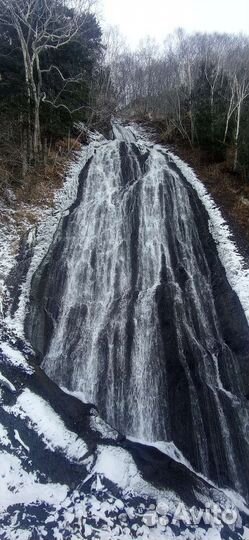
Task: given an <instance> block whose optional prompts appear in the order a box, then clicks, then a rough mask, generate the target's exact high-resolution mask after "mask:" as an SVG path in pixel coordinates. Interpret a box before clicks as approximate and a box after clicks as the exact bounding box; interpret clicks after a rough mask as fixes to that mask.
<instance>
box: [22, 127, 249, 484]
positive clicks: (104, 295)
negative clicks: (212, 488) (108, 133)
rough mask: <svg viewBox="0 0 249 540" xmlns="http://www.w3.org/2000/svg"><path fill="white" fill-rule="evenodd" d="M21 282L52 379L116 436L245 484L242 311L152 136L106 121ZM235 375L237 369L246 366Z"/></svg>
mask: <svg viewBox="0 0 249 540" xmlns="http://www.w3.org/2000/svg"><path fill="white" fill-rule="evenodd" d="M114 134H115V140H113V141H105V142H103V144H102V145H99V147H98V148H97V149H96V151H95V153H94V155H93V157H92V158H91V159H90V160H89V161H88V163H87V164H86V166H85V167H84V169H83V171H82V172H81V174H80V177H79V190H78V196H77V199H76V201H75V202H74V204H73V205H72V207H71V208H70V209H69V211H68V215H67V216H65V217H64V218H63V219H62V220H61V223H60V225H59V228H58V230H57V233H56V235H55V237H54V240H53V243H52V245H51V247H50V249H49V252H48V254H47V255H46V257H45V259H44V261H43V262H42V264H41V266H40V268H39V269H38V271H37V272H36V274H35V276H34V278H33V283H32V294H31V301H30V312H29V314H28V317H27V321H26V328H27V335H28V337H29V339H30V340H31V342H32V344H33V346H34V347H35V349H36V350H37V351H38V352H39V353H40V355H41V356H42V367H43V369H44V370H45V372H46V373H47V374H48V375H49V376H50V377H51V378H52V380H54V381H55V382H56V383H57V384H59V385H60V386H62V387H65V388H67V389H68V390H69V391H78V392H81V393H82V395H83V396H84V400H85V402H88V403H94V404H95V405H96V406H97V407H98V409H99V411H100V413H101V415H102V417H103V418H104V419H105V420H106V421H107V422H109V423H110V424H111V425H112V426H114V427H115V428H117V429H118V430H120V431H121V432H122V433H124V434H125V435H128V436H134V437H136V438H141V439H144V440H147V441H153V440H154V441H155V440H163V441H173V442H174V443H175V445H176V446H178V448H179V449H180V450H181V451H182V452H183V454H184V455H185V456H186V457H187V458H188V459H189V461H190V462H191V464H192V465H193V466H194V467H195V468H196V469H197V470H198V471H200V472H202V473H203V474H205V475H206V476H208V477H210V478H212V479H214V480H215V481H217V482H218V483H220V484H223V485H227V486H228V485H229V486H232V487H234V488H236V489H238V490H239V491H241V492H245V491H246V490H247V489H248V487H247V486H248V484H249V482H248V480H249V478H248V476H249V474H248V473H246V472H243V471H241V463H247V460H248V458H249V448H248V427H247V426H248V424H247V422H248V419H249V417H248V404H247V399H246V395H247V387H248V382H247V380H246V377H247V376H248V367H247V364H248V360H249V358H248V350H249V331H248V325H247V321H246V318H245V315H244V313H243V310H242V308H241V306H240V303H239V300H238V298H237V296H236V295H235V293H234V292H233V291H232V289H231V287H230V285H229V284H228V282H227V279H226V275H225V271H224V268H223V267H222V264H221V262H220V260H219V257H218V254H217V250H216V246H215V243H214V241H213V238H212V236H211V234H210V233H209V228H208V215H207V212H206V210H205V209H204V207H203V205H202V203H201V201H200V200H199V199H198V197H197V195H196V193H195V192H194V190H193V188H192V187H191V186H190V185H189V184H188V183H187V181H186V179H185V178H184V177H183V175H182V174H181V173H180V171H179V170H178V169H177V167H176V166H175V164H174V163H173V162H172V160H171V159H170V158H168V157H167V154H166V153H163V152H162V151H161V150H160V148H159V147H157V146H153V145H151V144H147V143H146V142H144V143H143V142H142V141H139V142H136V138H135V136H134V133H133V132H132V131H131V130H130V129H125V128H122V127H121V126H119V125H115V126H114ZM248 381H249V379H248Z"/></svg>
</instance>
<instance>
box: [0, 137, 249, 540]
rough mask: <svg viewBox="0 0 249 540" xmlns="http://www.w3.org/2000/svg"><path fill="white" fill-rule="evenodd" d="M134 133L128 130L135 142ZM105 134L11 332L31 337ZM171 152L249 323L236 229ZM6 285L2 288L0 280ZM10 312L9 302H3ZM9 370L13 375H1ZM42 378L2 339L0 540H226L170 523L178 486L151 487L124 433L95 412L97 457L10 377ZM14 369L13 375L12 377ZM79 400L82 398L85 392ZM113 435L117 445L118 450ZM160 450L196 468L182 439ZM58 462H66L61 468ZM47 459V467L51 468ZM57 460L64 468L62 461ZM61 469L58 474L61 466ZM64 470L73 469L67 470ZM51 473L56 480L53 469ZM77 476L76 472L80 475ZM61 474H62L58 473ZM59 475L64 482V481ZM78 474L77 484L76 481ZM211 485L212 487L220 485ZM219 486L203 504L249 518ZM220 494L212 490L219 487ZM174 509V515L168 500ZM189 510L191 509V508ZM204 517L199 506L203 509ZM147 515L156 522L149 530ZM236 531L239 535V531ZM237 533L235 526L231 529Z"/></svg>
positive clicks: (9, 234)
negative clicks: (29, 312)
mask: <svg viewBox="0 0 249 540" xmlns="http://www.w3.org/2000/svg"><path fill="white" fill-rule="evenodd" d="M131 129H132V132H133V134H134V135H135V137H136V139H137V140H138V139H139V140H140V142H139V140H138V144H141V146H143V147H146V145H148V146H150V144H151V143H150V142H149V141H148V138H146V137H147V136H146V134H144V133H143V132H142V131H141V130H140V129H138V128H137V127H134V126H133V127H132V128H131ZM129 137H130V135H129V133H128V135H127V138H128V139H129ZM104 143H105V141H104V139H103V137H101V136H95V137H92V141H91V142H90V144H89V146H88V147H85V148H83V149H82V151H81V152H79V153H78V154H77V157H76V160H75V161H74V163H73V164H72V165H71V167H70V170H69V172H68V174H67V176H66V178H65V183H64V186H63V188H62V189H61V190H60V191H59V192H58V193H57V196H56V200H55V204H54V208H53V209H47V210H46V211H45V214H44V215H43V219H42V221H40V223H39V224H38V226H37V227H36V228H34V229H31V230H30V234H29V242H30V245H32V246H33V257H32V261H31V265H30V268H29V271H28V274H27V279H26V280H25V282H24V283H23V284H22V291H21V296H20V303H19V307H18V310H17V312H16V315H15V317H14V318H11V317H10V316H9V315H8V316H7V318H6V320H5V324H7V326H8V328H9V329H11V330H13V331H15V334H16V335H19V336H21V337H22V336H23V319H24V315H25V307H26V302H27V299H28V295H29V290H30V283H31V278H32V275H33V273H34V271H35V270H36V269H37V267H38V265H39V263H40V262H41V260H42V258H43V256H44V255H45V253H46V251H47V249H48V246H49V245H50V243H51V240H52V238H53V235H54V233H55V231H56V228H57V225H58V222H59V220H60V219H61V217H62V216H63V215H65V212H66V211H67V208H68V207H69V206H70V204H71V203H72V202H73V200H74V199H75V196H76V193H77V187H78V176H79V173H80V171H81V170H82V168H83V166H84V165H85V163H86V162H87V160H88V159H89V158H90V157H91V156H92V155H93V153H94V151H95V149H96V147H98V146H99V145H101V144H104ZM157 148H158V150H160V151H163V152H165V153H167V155H168V156H169V157H170V158H171V159H173V161H174V162H175V163H176V165H177V166H178V167H179V168H180V169H181V170H182V172H183V174H184V175H185V177H186V179H187V180H188V181H189V182H190V183H191V185H192V186H193V187H194V188H195V189H196V191H197V193H198V195H199V197H200V199H201V200H202V201H203V203H204V205H205V207H206V208H207V210H208V213H209V216H210V230H211V232H212V234H213V237H214V239H215V241H216V242H217V245H218V250H219V253H220V257H221V260H222V262H223V265H224V267H225V269H226V272H227V276H228V279H229V281H230V283H231V285H232V287H233V288H234V290H235V291H236V292H237V293H238V296H239V298H240V300H241V303H242V305H243V307H244V310H245V313H246V315H247V317H248V320H249V271H247V270H245V269H244V265H243V260H242V258H241V257H240V256H239V254H238V252H237V249H236V247H235V245H234V243H233V241H232V239H231V236H230V231H229V229H228V227H227V225H226V223H225V222H224V220H223V219H222V216H221V213H220V211H219V209H218V208H217V207H216V206H215V204H214V202H213V201H212V199H211V197H210V196H209V195H208V193H207V191H206V189H205V188H204V186H203V185H202V184H201V182H200V181H199V180H198V179H197V177H196V176H195V174H194V172H193V171H192V170H191V169H190V168H189V167H188V166H187V165H186V164H185V163H183V162H182V161H181V160H179V159H178V158H177V157H176V156H173V155H172V154H170V153H169V152H167V151H166V150H165V148H163V147H161V146H159V145H157ZM14 241H15V234H14V230H13V228H9V229H8V230H7V228H4V227H3V228H2V229H1V232H0V251H1V257H0V276H1V278H0V297H1V294H4V293H5V285H4V279H5V277H6V275H7V274H8V272H9V270H10V269H11V268H12V267H13V265H14V262H15V255H14V250H13V245H12V244H13V242H14ZM1 280H2V282H1ZM0 307H1V302H0ZM1 366H2V368H5V369H1ZM11 366H13V369H15V373H16V370H17V372H18V370H20V371H21V372H22V373H25V377H29V376H31V375H32V374H33V369H32V367H30V365H29V363H28V360H27V357H26V355H25V354H24V353H22V352H20V351H19V350H17V348H16V346H15V347H14V346H13V345H12V343H11V340H9V341H8V342H6V340H2V341H0V401H1V407H2V418H3V422H2V423H1V416H0V479H1V489H0V538H1V540H2V539H3V540H7V539H8V540H14V539H16V540H32V539H33V538H38V539H42V538H47V539H48V540H53V539H56V540H63V539H67V538H68V539H72V540H77V539H82V538H84V539H87V538H89V539H94V538H95V539H103V540H104V539H105V540H109V539H115V538H117V539H124V540H129V539H130V538H143V539H145V540H146V539H148V540H156V539H162V538H163V539H166V538H167V539H174V538H185V539H186V540H187V539H190V540H202V539H203V540H204V539H205V540H220V538H223V537H224V536H223V532H224V531H223V523H222V522H220V523H216V524H215V523H212V524H211V526H210V525H209V526H207V525H206V526H205V524H204V523H203V522H201V523H200V525H199V526H195V527H191V524H188V523H186V524H184V522H183V521H180V522H179V523H177V524H176V525H175V526H174V527H172V526H170V524H171V518H172V515H173V513H174V512H175V510H176V509H177V508H178V505H179V503H182V501H181V499H179V497H178V496H176V495H175V493H173V492H172V491H170V490H162V489H161V490H160V489H158V488H156V487H152V486H151V484H149V483H148V482H146V481H145V480H144V479H143V478H142V476H141V473H140V472H139V470H138V468H137V466H136V464H135V461H134V459H133V458H132V456H131V455H130V453H129V452H128V451H126V450H125V449H123V448H120V447H118V445H116V439H117V434H116V432H115V431H114V430H111V429H109V428H108V426H106V425H105V423H104V422H103V421H102V420H101V419H100V418H99V417H98V416H97V415H96V414H95V415H94V414H93V415H92V416H91V424H90V425H91V428H92V430H93V432H96V433H99V435H100V438H101V439H103V443H102V442H98V444H97V446H96V448H94V449H92V451H91V452H89V451H88V446H87V443H86V441H85V440H84V439H83V438H82V437H80V436H79V435H78V434H77V432H74V431H71V430H70V429H68V427H66V425H65V423H64V421H63V419H62V418H61V417H60V416H59V415H58V414H57V413H56V412H55V411H54V410H53V408H52V407H51V405H49V404H48V403H47V401H45V399H44V398H42V397H41V396H39V395H37V394H36V393H34V392H33V391H31V390H30V389H29V388H26V387H25V386H24V385H22V384H21V385H18V384H17V383H18V381H16V378H14V380H13V379H12V378H11V377H8V372H9V371H10V367H11ZM6 370H7V371H6ZM78 397H80V396H78ZM105 438H111V439H113V445H110V444H106V443H105ZM38 443H39V452H40V453H41V463H40V468H39V467H37V465H34V463H35V453H36V451H38V447H37V446H36V445H37V444H38ZM154 446H155V447H156V448H157V449H159V450H160V451H162V452H163V453H164V454H166V455H167V456H169V457H170V458H171V459H172V460H173V461H175V462H177V463H180V464H181V465H183V466H185V467H186V468H188V469H189V470H191V467H190V466H189V464H188V462H187V461H186V460H185V458H184V456H182V455H181V453H180V452H179V451H178V449H177V448H176V447H175V446H174V445H173V443H160V442H157V443H154ZM56 459H58V463H57V462H56ZM42 460H44V462H42ZM53 460H55V462H54V461H53ZM58 464H59V466H60V467H61V469H60V470H59V472H58V471H56V467H57V466H58ZM63 464H64V465H63ZM48 471H51V474H50V473H49V472H48ZM68 471H74V481H72V482H69V481H68V475H69V472H68ZM75 471H76V473H77V474H75ZM55 473H56V474H55ZM58 475H59V477H60V478H58ZM76 478H77V480H76ZM211 487H212V486H211ZM213 489H214V499H210V500H208V498H207V497H206V496H205V497H204V496H203V498H201V496H200V494H198V495H199V497H200V498H199V501H200V506H201V504H202V505H205V504H207V505H208V504H209V505H211V504H213V502H216V503H217V501H219V503H220V505H221V507H222V508H223V509H224V507H226V506H227V505H228V506H229V507H230V508H232V509H233V510H234V511H236V512H237V511H241V512H243V513H246V512H247V508H246V504H245V502H244V501H243V500H242V499H241V498H240V497H238V496H237V495H236V494H234V493H231V492H226V493H225V492H223V493H222V492H218V491H217V490H216V488H215V486H213ZM211 492H212V490H211ZM162 501H164V503H165V502H166V505H167V516H166V514H165V515H164V514H163V513H162V511H161V510H160V503H161V502H162ZM188 510H189V509H188ZM196 510H197V511H198V508H197V509H196ZM148 515H152V516H153V519H154V521H155V522H153V524H152V525H151V523H150V524H148ZM231 530H232V531H233V534H234V535H235V536H233V538H238V539H242V538H243V539H244V540H246V538H249V529H247V528H246V527H245V526H244V527H243V526H242V523H241V519H240V518H238V521H237V523H236V525H233V526H231ZM234 530H235V532H234ZM225 532H226V535H227V538H228V537H229V535H228V533H227V530H226V531H225Z"/></svg>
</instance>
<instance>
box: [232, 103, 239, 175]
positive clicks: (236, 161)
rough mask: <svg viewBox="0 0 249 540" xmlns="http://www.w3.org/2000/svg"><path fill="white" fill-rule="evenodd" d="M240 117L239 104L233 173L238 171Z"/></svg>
mask: <svg viewBox="0 0 249 540" xmlns="http://www.w3.org/2000/svg"><path fill="white" fill-rule="evenodd" d="M240 117H241V102H239V104H238V108H237V122H236V133H235V152H234V164H233V171H234V172H237V170H238V151H239V133H240Z"/></svg>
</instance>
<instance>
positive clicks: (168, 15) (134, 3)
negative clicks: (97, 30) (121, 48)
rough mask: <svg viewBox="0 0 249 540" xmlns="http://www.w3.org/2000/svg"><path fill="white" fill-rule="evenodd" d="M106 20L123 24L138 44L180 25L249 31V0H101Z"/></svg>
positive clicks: (191, 28) (192, 28) (160, 37)
mask: <svg viewBox="0 0 249 540" xmlns="http://www.w3.org/2000/svg"><path fill="white" fill-rule="evenodd" d="M101 3H102V14H103V18H104V20H105V21H106V22H107V23H108V24H110V25H116V26H119V28H120V31H121V32H122V34H124V35H125V36H126V38H127V41H128V43H129V44H130V45H131V46H132V47H135V46H136V45H138V43H139V41H140V40H141V39H142V38H144V37H146V36H148V35H149V36H151V37H154V38H156V39H157V40H158V41H161V40H163V39H164V37H165V36H166V35H167V34H169V33H171V32H173V31H174V30H175V29H176V28H179V27H181V28H184V29H186V30H187V31H190V32H192V31H198V30H199V31H202V32H206V31H207V32H211V31H220V32H235V33H239V32H244V33H246V34H248V33H249V0H101Z"/></svg>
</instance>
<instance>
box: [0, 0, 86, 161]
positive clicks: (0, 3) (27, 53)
mask: <svg viewBox="0 0 249 540" xmlns="http://www.w3.org/2000/svg"><path fill="white" fill-rule="evenodd" d="M93 3H94V0H79V1H78V2H76V3H75V2H74V8H73V9H72V8H69V7H67V6H66V4H65V3H64V2H63V3H62V2H61V1H60V0H8V2H6V1H5V0H0V12H1V14H0V21H1V22H2V23H3V24H5V25H6V27H9V26H11V27H12V28H13V29H14V30H15V32H16V34H17V37H18V41H19V46H20V49H21V52H22V58H23V66H24V72H25V81H26V89H27V97H28V108H29V125H30V126H31V109H32V107H31V105H33V107H34V119H33V122H32V124H33V130H32V131H33V136H32V148H33V152H34V154H35V155H37V154H38V153H39V152H40V150H41V130H40V105H41V101H42V99H45V96H44V95H43V91H42V83H43V73H44V72H45V71H46V72H48V71H50V70H51V69H57V70H58V68H57V67H56V66H48V67H47V69H46V70H44V69H42V68H41V59H42V57H43V55H44V54H45V53H48V51H49V50H55V49H59V48H61V47H64V46H65V45H66V44H68V43H69V42H71V41H72V40H73V39H74V37H75V36H76V35H77V33H78V32H79V30H80V28H82V26H83V25H84V23H85V20H86V17H87V16H88V13H89V10H90V9H91V7H92V5H93ZM60 75H61V78H62V80H63V75H62V74H61V73H60ZM65 82H66V81H65V80H64V83H65ZM30 130H31V128H30Z"/></svg>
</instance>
